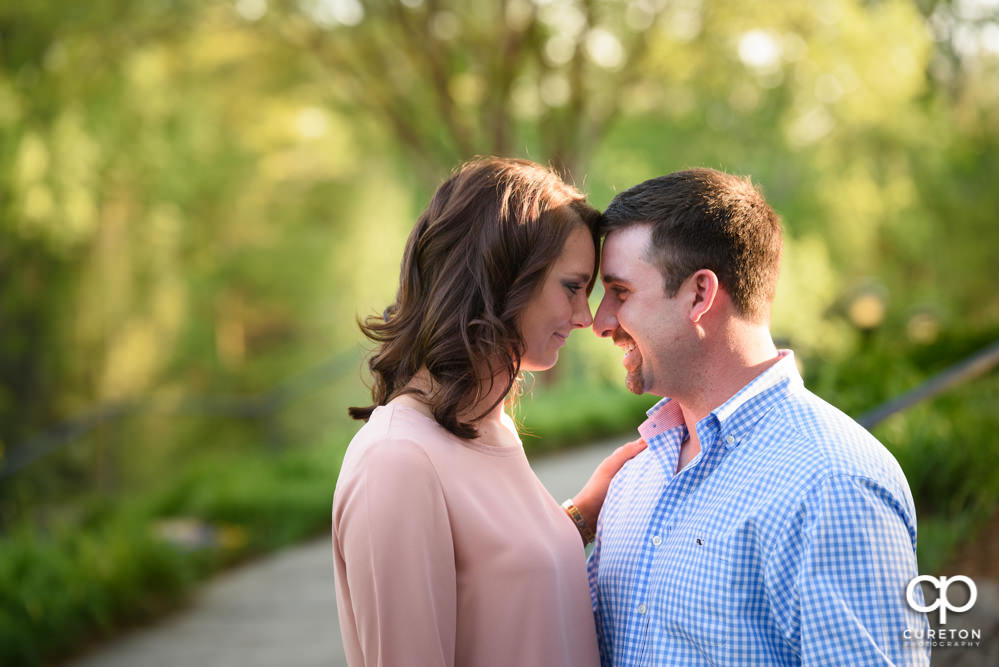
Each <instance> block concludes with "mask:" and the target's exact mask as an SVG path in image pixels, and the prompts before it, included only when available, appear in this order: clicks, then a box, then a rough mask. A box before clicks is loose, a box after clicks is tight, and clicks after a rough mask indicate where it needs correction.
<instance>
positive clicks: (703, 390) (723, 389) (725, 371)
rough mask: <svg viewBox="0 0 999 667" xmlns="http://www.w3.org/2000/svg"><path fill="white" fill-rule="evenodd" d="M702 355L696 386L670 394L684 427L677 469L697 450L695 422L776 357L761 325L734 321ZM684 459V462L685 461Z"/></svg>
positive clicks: (734, 392) (743, 385)
mask: <svg viewBox="0 0 999 667" xmlns="http://www.w3.org/2000/svg"><path fill="white" fill-rule="evenodd" d="M724 334H725V335H724V336H722V337H720V338H719V340H717V341H716V342H715V344H714V345H713V346H712V348H713V349H711V350H710V353H709V354H708V355H706V359H705V364H704V368H703V369H702V373H701V374H700V375H699V378H698V382H697V386H694V387H691V391H690V392H689V393H688V395H685V396H677V397H673V399H674V400H676V401H677V403H679V405H680V411H681V412H682V414H683V420H684V423H685V424H686V426H687V434H688V435H687V441H686V442H684V443H683V446H682V448H681V451H680V465H679V466H678V470H679V469H680V468H682V467H683V466H684V465H686V462H689V461H690V460H691V459H693V458H694V456H696V455H697V453H698V452H700V450H701V444H700V440H699V439H698V436H697V428H696V425H697V422H699V421H700V420H702V419H704V417H706V416H707V415H708V414H710V413H711V411H712V410H714V409H715V408H717V407H718V406H720V405H722V404H723V403H725V402H726V401H727V400H728V399H730V398H732V397H733V396H734V395H735V394H737V393H738V392H739V390H740V389H742V388H743V387H745V386H746V385H747V384H749V383H750V382H752V380H753V379H755V378H756V377H758V376H759V375H760V374H761V373H763V372H764V371H765V370H767V369H768V368H770V367H771V366H773V365H774V364H775V363H777V360H778V359H779V358H780V357H779V355H778V352H777V347H776V346H775V345H774V343H773V340H772V339H771V337H770V332H769V330H768V329H767V328H766V326H765V325H754V324H749V323H744V322H735V323H734V324H733V325H732V326H731V327H730V328H729V330H727V331H725V332H724ZM685 461H686V462H685Z"/></svg>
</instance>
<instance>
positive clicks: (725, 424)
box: [638, 350, 804, 449]
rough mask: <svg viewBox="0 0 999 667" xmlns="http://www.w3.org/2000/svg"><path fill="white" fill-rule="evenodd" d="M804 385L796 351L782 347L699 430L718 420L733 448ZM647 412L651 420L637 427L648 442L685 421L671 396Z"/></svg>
mask: <svg viewBox="0 0 999 667" xmlns="http://www.w3.org/2000/svg"><path fill="white" fill-rule="evenodd" d="M802 386H804V382H803V381H802V379H801V374H800V373H798V367H797V365H796V364H795V361H794V352H792V351H791V350H780V351H779V352H778V360H777V363H775V364H773V365H772V366H770V368H768V369H766V370H765V371H763V372H762V373H760V374H759V375H757V376H756V377H755V378H753V379H752V380H750V382H749V383H748V384H746V386H744V387H743V388H742V389H740V390H739V391H737V392H736V393H735V394H734V395H733V396H732V397H731V398H729V399H728V400H727V401H725V402H724V403H722V404H721V405H719V406H718V407H717V408H715V409H714V410H712V411H711V413H710V414H708V416H707V417H705V418H704V419H702V420H701V421H700V422H698V424H697V432H698V434H701V433H703V432H704V431H705V430H706V427H707V422H708V421H709V420H716V421H717V423H718V432H719V435H720V436H721V441H722V443H723V444H724V446H725V447H726V448H727V449H733V448H735V447H737V446H738V445H739V443H740V442H741V441H742V437H743V435H745V434H746V433H747V432H748V431H749V429H750V428H751V427H752V426H753V425H755V424H756V422H758V421H759V420H760V418H761V417H763V415H765V414H766V413H767V412H769V411H770V409H771V408H772V407H773V406H774V405H776V404H777V403H778V402H779V399H780V398H782V397H783V396H785V395H787V394H788V393H790V392H791V391H792V390H793V389H795V388H797V387H802ZM646 414H647V415H648V419H646V420H645V421H644V422H642V424H641V425H640V426H639V427H638V432H639V434H640V435H641V436H642V439H643V440H645V442H648V443H651V442H652V438H654V437H656V436H657V435H661V434H663V433H665V432H667V431H669V430H671V429H673V428H676V427H677V426H683V424H684V422H683V413H682V412H681V411H680V405H679V404H678V403H675V402H673V401H672V400H671V399H669V398H664V399H662V400H660V401H659V402H658V403H656V404H655V405H653V406H652V407H651V408H650V409H649V410H648V411H647V412H646ZM703 444H704V443H702V445H703Z"/></svg>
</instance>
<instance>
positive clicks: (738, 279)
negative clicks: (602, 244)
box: [601, 168, 781, 320]
mask: <svg viewBox="0 0 999 667" xmlns="http://www.w3.org/2000/svg"><path fill="white" fill-rule="evenodd" d="M636 224H650V225H651V226H652V241H651V244H650V247H649V257H647V258H646V259H647V260H648V261H649V262H651V263H652V264H654V265H656V266H657V267H659V270H660V272H661V273H662V275H663V278H664V280H665V286H666V293H667V294H669V295H670V296H675V295H676V293H677V291H678V290H679V289H680V285H682V284H683V281H684V280H686V279H687V278H688V277H689V276H690V275H691V274H693V273H694V272H696V271H698V270H700V269H710V270H711V271H714V273H715V275H717V276H718V282H719V283H720V284H721V285H722V287H724V288H725V291H726V292H728V294H729V296H730V297H731V299H732V302H733V303H734V304H735V307H736V309H737V311H738V312H739V314H740V315H742V316H743V317H746V318H749V319H753V320H759V319H762V318H764V317H765V316H766V315H767V313H768V311H769V308H768V306H769V304H770V303H771V302H773V299H774V293H775V291H776V289H777V277H778V274H779V273H780V258H781V226H780V219H779V218H778V217H777V214H776V213H774V211H773V209H772V208H770V206H769V205H767V202H766V200H765V199H764V198H763V195H762V194H761V193H760V191H759V190H757V189H756V187H754V186H753V184H752V183H751V182H750V181H749V179H748V178H747V179H744V178H739V177H738V176H732V175H730V174H726V173H723V172H720V171H716V170H714V169H703V168H702V169H689V170H687V171H677V172H674V173H672V174H668V175H667V176H662V177H660V178H653V179H650V180H648V181H645V182H644V183H640V184H639V185H636V186H635V187H633V188H630V189H628V190H625V191H624V192H622V193H621V194H619V195H618V196H616V197H615V198H614V200H613V201H612V202H611V203H610V206H608V207H607V210H606V211H605V212H604V215H603V221H602V224H601V233H602V234H607V233H609V232H611V231H614V230H615V229H621V228H624V227H629V226H631V225H636Z"/></svg>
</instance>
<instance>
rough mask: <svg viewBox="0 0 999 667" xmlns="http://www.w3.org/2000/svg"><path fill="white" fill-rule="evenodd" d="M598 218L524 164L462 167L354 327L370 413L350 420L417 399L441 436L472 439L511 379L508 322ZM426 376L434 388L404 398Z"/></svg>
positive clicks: (570, 190)
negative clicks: (381, 305) (377, 301)
mask: <svg viewBox="0 0 999 667" xmlns="http://www.w3.org/2000/svg"><path fill="white" fill-rule="evenodd" d="M599 219H600V214H599V213H598V212H597V211H596V210H595V209H593V208H592V207H591V206H589V205H588V204H587V203H586V201H585V198H584V197H583V195H582V194H580V193H579V191H578V190H576V189H575V188H574V187H572V186H571V185H568V184H566V183H564V182H563V181H562V179H560V178H559V177H558V176H557V175H556V174H554V173H553V172H551V171H549V170H548V169H546V168H544V167H542V166H541V165H539V164H536V163H534V162H530V161H528V160H516V159H506V158H495V157H493V158H480V159H476V160H472V161H470V162H467V163H465V164H464V165H462V166H461V167H460V168H459V169H458V170H457V171H456V172H455V173H454V174H453V175H452V176H451V177H450V178H449V179H448V180H446V181H445V182H444V183H443V184H442V185H441V186H440V187H439V188H438V189H437V192H436V193H434V196H433V198H432V199H431V201H430V206H428V207H427V210H426V211H424V212H423V214H422V215H421V216H420V218H419V219H418V220H417V222H416V225H415V226H414V227H413V230H412V231H411V232H410V234H409V240H408V241H407V242H406V249H405V252H404V253H403V258H402V270H401V274H400V277H399V291H398V293H397V294H396V299H395V302H394V303H393V304H391V305H390V306H389V307H388V308H386V309H385V312H384V313H383V315H382V316H381V317H378V316H372V317H368V318H367V319H366V320H365V321H364V322H363V323H359V325H360V327H361V330H362V331H363V332H364V334H365V335H366V336H367V337H368V338H370V339H371V340H372V341H374V342H376V343H378V346H377V347H376V349H375V350H374V353H373V355H372V357H371V359H370V361H369V364H368V365H369V368H370V369H371V374H372V376H373V379H374V385H373V387H372V389H371V394H372V400H373V401H374V403H373V405H370V406H368V407H364V408H360V407H353V408H350V409H349V412H350V415H351V417H353V418H354V419H364V420H367V419H368V418H369V417H370V416H371V413H372V412H373V411H374V409H375V408H376V407H377V406H379V405H385V404H386V403H387V402H388V401H390V400H391V399H393V398H395V397H396V396H398V395H400V394H403V393H416V394H419V395H420V398H421V400H423V401H425V402H426V403H427V404H428V405H429V407H430V409H431V411H432V412H433V415H434V418H435V419H436V420H437V422H438V423H439V424H440V425H441V426H443V427H444V428H446V429H447V430H448V431H450V432H451V433H453V434H455V435H457V436H459V437H462V438H475V437H476V436H477V435H478V432H477V431H476V429H475V426H474V425H473V422H474V421H475V420H476V419H478V418H480V417H482V416H485V415H486V414H488V412H489V411H490V410H492V409H493V408H495V407H496V405H497V404H499V402H500V401H502V400H503V397H502V396H506V394H507V393H508V392H509V391H510V389H512V387H513V384H514V382H515V381H516V379H517V376H518V374H519V372H520V360H521V355H522V353H523V348H524V343H523V340H522V339H521V336H520V333H519V331H518V329H517V324H516V319H517V316H518V315H519V314H520V313H521V311H523V310H524V308H525V307H526V306H527V304H528V302H529V301H530V299H531V297H532V296H533V295H534V294H535V292H536V291H537V289H538V288H539V287H540V285H541V283H542V282H543V281H544V278H545V276H546V275H547V273H548V269H549V268H550V267H551V265H552V264H553V263H554V262H555V260H556V259H557V258H558V257H559V255H560V254H561V252H562V248H563V246H564V245H565V241H566V238H568V236H569V233H570V232H571V231H572V230H573V229H574V228H575V227H576V226H585V227H586V228H587V229H588V230H589V231H590V234H591V237H592V238H593V242H594V246H596V245H597V243H598V240H599V237H598V236H597V233H598V227H599ZM596 273H597V272H596V267H594V271H593V277H592V278H591V280H590V284H589V285H588V286H587V290H589V289H591V288H592V287H593V282H594V281H595V280H596ZM424 366H425V367H426V368H427V370H428V371H429V373H430V376H431V378H432V381H433V382H432V388H431V389H430V390H429V391H425V392H424V391H419V390H416V389H413V388H411V387H410V388H407V387H406V385H407V383H409V381H410V380H411V379H412V378H413V376H414V374H415V373H416V372H417V371H418V370H419V369H420V368H421V367H424ZM497 377H499V378H501V381H502V379H503V378H505V380H506V383H507V386H506V389H505V390H504V392H503V394H502V396H501V397H500V398H499V399H498V400H497V401H496V402H495V403H493V404H492V405H491V406H489V407H488V408H487V409H485V410H483V411H482V413H481V414H480V415H478V416H476V417H473V418H472V419H466V420H463V419H461V418H459V414H460V413H463V412H466V411H467V410H468V409H470V408H471V407H473V406H475V405H476V404H477V403H478V402H479V401H480V400H481V398H482V397H483V396H485V395H486V394H488V393H489V392H490V391H491V390H492V388H493V383H494V382H495V381H496V378H497Z"/></svg>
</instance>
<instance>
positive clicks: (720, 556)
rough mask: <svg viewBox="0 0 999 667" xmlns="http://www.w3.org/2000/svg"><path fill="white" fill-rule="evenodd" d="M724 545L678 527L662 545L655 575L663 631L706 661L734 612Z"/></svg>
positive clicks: (711, 535) (722, 640) (727, 633)
mask: <svg viewBox="0 0 999 667" xmlns="http://www.w3.org/2000/svg"><path fill="white" fill-rule="evenodd" d="M729 542H730V540H728V539H725V538H723V537H719V534H718V533H717V532H708V531H707V530H704V529H700V528H697V527H684V528H681V529H680V530H678V532H677V534H676V535H674V536H673V538H672V539H670V540H668V541H667V542H666V543H664V545H663V546H664V547H665V549H664V553H663V558H662V559H661V565H658V567H657V569H658V572H657V573H656V574H657V575H658V577H659V579H660V584H659V585H655V584H654V585H653V590H656V591H658V592H659V593H660V594H661V597H660V599H659V600H658V606H659V608H660V610H661V614H658V615H657V616H658V617H659V619H660V621H661V623H662V625H663V628H662V629H663V631H664V632H665V633H666V634H667V635H668V636H673V637H675V638H676V639H677V640H678V641H679V642H681V643H689V644H690V645H693V646H694V647H698V648H700V649H701V650H702V656H703V657H705V658H708V659H709V660H710V659H711V657H712V656H717V653H716V651H717V650H718V649H720V648H722V647H724V646H725V645H726V644H727V643H728V642H729V640H730V639H731V636H732V631H733V628H734V626H735V615H736V613H737V610H738V605H737V600H738V592H737V590H736V589H735V582H734V581H733V573H734V570H735V564H734V562H733V559H732V555H731V553H730V550H729V546H730V545H729Z"/></svg>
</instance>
